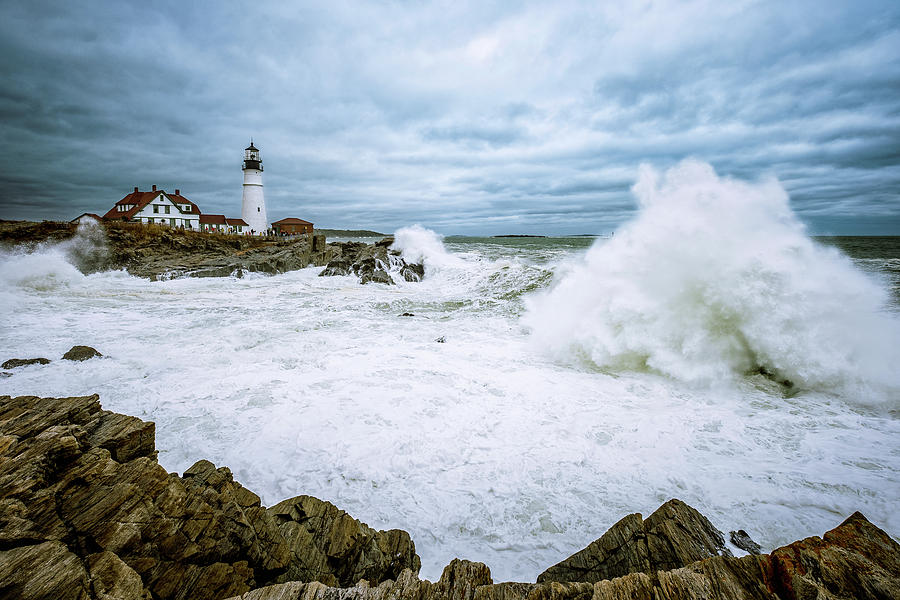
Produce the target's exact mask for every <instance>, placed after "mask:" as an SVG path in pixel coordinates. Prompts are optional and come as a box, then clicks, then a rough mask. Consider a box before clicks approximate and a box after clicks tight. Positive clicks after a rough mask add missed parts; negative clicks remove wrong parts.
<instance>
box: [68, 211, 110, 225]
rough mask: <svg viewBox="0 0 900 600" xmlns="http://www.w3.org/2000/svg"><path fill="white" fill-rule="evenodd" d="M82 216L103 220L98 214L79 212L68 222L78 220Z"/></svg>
mask: <svg viewBox="0 0 900 600" xmlns="http://www.w3.org/2000/svg"><path fill="white" fill-rule="evenodd" d="M82 217H91V218H94V219H97V220H98V221H102V220H103V219H102V218H101V217H100V216H99V215H95V214H94V213H81V214H80V215H78V216H77V217H75V218H74V219H72V220H71V221H69V223H74V222H75V221H80V220H81V218H82Z"/></svg>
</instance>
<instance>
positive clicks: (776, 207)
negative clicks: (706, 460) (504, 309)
mask: <svg viewBox="0 0 900 600" xmlns="http://www.w3.org/2000/svg"><path fill="white" fill-rule="evenodd" d="M632 192H633V193H634V195H635V197H636V198H637V201H638V204H639V208H640V210H639V212H638V214H637V217H636V218H635V219H634V220H633V221H631V222H629V223H627V224H626V225H625V226H624V227H622V228H621V229H620V230H619V231H618V232H617V233H616V235H615V237H614V238H612V239H610V240H599V241H598V242H597V243H596V244H595V245H594V246H592V247H591V249H590V250H589V251H588V252H587V254H586V255H585V256H584V257H583V260H580V261H579V262H577V263H575V264H570V265H568V266H567V267H566V268H565V269H563V271H564V272H562V273H560V274H559V275H558V277H557V280H556V282H555V283H554V285H552V286H551V288H550V289H549V290H548V291H546V292H544V293H542V294H540V295H537V296H534V297H532V298H530V300H529V309H528V312H527V314H526V317H525V322H526V323H527V324H528V325H529V326H530V327H531V328H532V330H533V332H534V338H535V340H536V341H537V342H538V343H540V344H542V345H543V346H545V347H546V348H547V349H549V350H550V351H551V352H552V353H553V354H555V355H556V357H557V358H559V359H563V360H572V359H576V360H578V359H581V360H587V361H588V362H591V363H594V364H595V365H597V366H598V367H600V368H604V369H611V370H644V369H648V370H651V371H655V372H658V373H662V374H664V375H667V376H669V377H672V378H675V379H679V380H683V381H691V382H712V381H716V380H722V379H733V378H735V377H740V376H742V375H744V374H746V373H748V372H751V371H760V370H761V371H762V372H767V373H771V374H773V375H774V376H776V377H778V378H779V379H786V380H789V381H790V382H792V383H794V384H797V385H800V386H805V387H817V388H826V387H828V386H858V385H862V386H864V387H865V388H866V389H869V390H870V391H871V390H874V389H877V388H881V389H882V390H884V389H885V388H887V389H893V390H896V389H897V388H898V387H900V375H898V371H897V370H896V368H895V367H896V365H897V364H898V360H897V359H898V350H897V347H898V344H897V341H898V340H900V326H898V323H897V321H896V319H894V318H892V317H890V316H889V315H888V314H887V313H886V311H885V309H884V307H885V306H886V303H887V294H886V292H885V290H884V289H883V288H882V286H880V285H879V284H878V282H876V281H874V280H873V279H871V278H870V277H869V276H867V275H865V274H864V273H863V272H861V271H860V270H859V269H857V268H856V267H855V266H854V265H853V264H852V262H851V261H850V259H848V258H847V257H845V256H844V255H842V254H841V253H840V252H838V251H837V250H835V249H832V248H827V247H823V246H822V245H820V244H818V243H816V242H815V241H814V240H813V239H811V238H810V237H809V236H807V234H806V232H805V228H804V226H803V224H802V223H801V222H800V221H799V220H798V219H797V217H796V215H795V214H794V213H793V212H792V210H791V208H790V206H789V203H788V195H787V193H786V192H785V190H784V188H782V186H781V185H780V184H779V183H778V181H776V180H775V179H774V178H770V179H766V180H763V181H760V182H755V183H750V182H745V181H738V180H734V179H730V178H724V177H719V176H718V175H717V174H716V173H715V171H714V170H713V168H712V167H711V166H710V165H708V164H706V163H702V162H699V161H694V160H688V161H684V162H682V163H681V164H679V165H678V166H676V167H674V168H672V169H670V170H668V171H666V172H665V174H662V175H661V174H660V173H659V172H658V171H656V170H654V169H653V168H651V167H648V166H642V167H641V169H640V174H639V177H638V180H637V183H636V184H635V185H634V186H633V187H632Z"/></svg>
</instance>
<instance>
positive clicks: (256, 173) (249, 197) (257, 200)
mask: <svg viewBox="0 0 900 600" xmlns="http://www.w3.org/2000/svg"><path fill="white" fill-rule="evenodd" d="M242 169H243V171H244V197H243V200H242V202H241V218H242V219H243V220H244V222H245V223H247V225H248V226H249V227H248V229H250V230H251V231H252V232H253V235H265V234H266V230H267V229H269V217H268V215H266V198H265V196H264V195H263V182H262V171H263V166H262V160H260V158H259V149H258V148H257V147H256V146H254V145H253V140H250V145H249V146H247V148H246V149H245V150H244V165H243V167H242Z"/></svg>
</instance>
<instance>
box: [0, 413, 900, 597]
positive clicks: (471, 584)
mask: <svg viewBox="0 0 900 600" xmlns="http://www.w3.org/2000/svg"><path fill="white" fill-rule="evenodd" d="M738 533H743V532H733V535H732V539H736V540H741V539H742V538H741V536H740V535H737V537H735V534H738ZM744 536H746V534H744ZM747 547H748V548H749V549H750V550H753V548H752V546H749V545H747ZM419 566H420V561H419V557H418V556H417V555H416V551H415V545H414V542H413V540H412V539H410V537H409V535H408V534H407V533H406V532H404V531H400V530H390V531H376V530H374V529H372V528H370V527H368V526H367V525H365V524H364V523H361V522H359V521H357V520H355V519H353V518H352V517H351V516H350V515H347V514H346V513H345V512H343V511H341V510H340V509H339V508H337V507H335V506H334V505H332V504H330V503H328V502H324V501H322V500H318V499H316V498H312V497H310V496H297V497H295V498H290V499H287V500H284V501H282V502H280V503H278V504H276V505H275V506H273V507H270V508H266V507H264V506H262V505H261V502H260V498H259V497H258V496H257V495H256V494H254V493H253V492H252V491H250V490H247V489H246V488H244V487H243V486H241V484H240V483H238V482H236V481H234V479H233V477H232V474H231V471H230V470H229V469H228V468H227V467H218V468H217V467H216V466H215V465H213V464H212V463H210V462H209V461H206V460H200V461H199V462H197V463H196V464H194V465H193V466H192V467H191V468H189V469H188V470H186V471H185V472H184V473H183V474H182V475H180V476H179V475H178V474H177V473H167V472H166V471H165V470H164V469H163V468H162V467H161V466H160V465H159V464H158V462H157V458H156V448H155V426H154V424H153V423H148V422H144V421H141V420H140V419H137V418H135V417H130V416H126V415H121V414H117V413H113V412H109V411H106V410H103V409H102V407H101V405H100V401H99V398H98V397H97V396H85V397H74V398H37V397H32V396H25V397H17V398H12V397H9V396H0V598H21V599H50V598H52V599H54V600H56V599H78V600H87V599H92V600H93V599H96V600H113V599H118V600H132V599H135V600H137V599H141V600H157V599H158V600H162V599H170V598H171V599H189V598H190V599H199V600H203V599H210V600H213V599H216V600H218V599H225V598H240V599H241V600H293V599H298V600H299V599H304V600H310V599H314V598H315V599H319V598H321V599H323V600H325V599H329V600H331V599H334V600H337V599H348V600H349V599H358V600H369V599H371V600H387V599H388V598H400V599H408V600H431V599H435V600H436V599H444V598H446V599H453V600H520V599H521V600H525V599H534V600H537V599H546V600H554V599H560V600H562V599H572V600H576V599H577V600H587V599H590V598H593V599H596V600H603V599H613V598H631V599H646V600H663V599H687V598H697V599H700V598H704V599H719V598H721V599H725V598H760V599H781V600H788V599H790V600H794V599H798V600H799V599H801V598H803V599H805V598H829V599H830V598H862V599H870V598H871V599H888V598H898V597H900V545H898V544H897V542H896V541H895V540H893V539H892V538H891V537H890V536H889V535H888V534H886V533H885V532H884V531H882V530H880V529H878V528H877V527H876V526H874V525H872V524H871V523H869V522H868V521H867V520H866V518H865V517H864V516H863V515H861V514H859V513H855V514H853V515H851V516H850V517H849V518H847V519H846V520H845V521H844V522H843V523H841V524H840V525H839V526H837V527H836V528H835V529H832V530H831V531H829V532H827V533H825V534H824V535H823V536H822V537H821V538H819V537H810V538H807V539H804V540H800V541H798V542H794V543H793V544H789V545H787V546H784V547H782V548H778V549H776V550H774V551H772V552H771V553H769V554H754V553H750V554H748V555H746V556H740V557H735V556H733V555H732V553H731V552H730V551H729V549H728V547H727V545H726V544H725V540H724V536H723V535H722V533H721V532H719V531H718V530H716V529H715V527H714V526H713V525H712V524H711V523H710V522H709V521H708V520H707V519H706V518H705V517H704V516H703V515H701V514H700V513H699V512H697V511H696V510H694V509H693V508H691V507H690V506H688V505H686V504H685V503H683V502H681V501H679V500H674V499H673V500H670V501H669V502H666V503H665V504H663V505H662V506H661V507H660V508H659V509H658V510H656V511H655V512H654V513H653V514H652V515H650V516H649V517H647V518H646V519H643V518H642V517H641V515H640V514H633V515H628V516H625V517H624V518H623V519H621V520H620V521H619V522H618V523H616V524H615V525H614V526H613V527H612V528H611V529H610V530H609V531H608V532H607V533H605V534H604V535H603V536H601V537H600V538H599V539H598V540H596V541H594V542H593V543H591V544H590V545H589V546H588V547H587V548H584V549H583V550H580V551H578V552H576V553H575V554H573V555H572V556H571V557H569V558H568V559H566V560H563V561H561V562H560V563H558V564H557V565H554V566H551V567H549V568H548V569H547V570H546V571H544V572H543V573H542V574H541V575H540V576H539V577H538V580H537V582H536V583H494V582H493V581H492V579H491V575H490V570H489V568H488V567H487V566H486V565H484V564H481V563H476V562H469V561H465V560H459V559H456V560H454V561H452V562H451V563H450V564H449V565H448V566H447V567H446V568H445V569H444V572H443V575H442V576H441V578H440V580H438V581H437V582H434V583H432V582H429V581H426V580H421V579H419V577H418V571H419Z"/></svg>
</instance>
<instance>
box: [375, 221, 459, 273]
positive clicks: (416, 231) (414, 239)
mask: <svg viewBox="0 0 900 600" xmlns="http://www.w3.org/2000/svg"><path fill="white" fill-rule="evenodd" d="M391 247H392V248H393V249H395V250H399V251H400V254H401V256H402V257H403V260H405V261H406V262H410V263H422V264H424V265H425V270H426V272H428V271H434V270H437V269H441V268H444V267H460V266H461V265H462V264H463V263H462V261H461V260H460V259H459V258H458V257H456V256H454V255H453V254H451V253H450V252H448V251H447V249H446V248H445V247H444V242H443V238H442V237H441V236H440V235H438V234H437V233H435V232H434V231H432V230H430V229H425V228H424V227H422V226H421V225H411V226H409V227H403V228H401V229H398V230H397V231H396V232H395V233H394V244H393V246H391Z"/></svg>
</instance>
